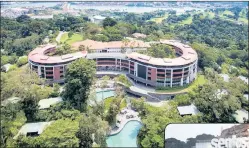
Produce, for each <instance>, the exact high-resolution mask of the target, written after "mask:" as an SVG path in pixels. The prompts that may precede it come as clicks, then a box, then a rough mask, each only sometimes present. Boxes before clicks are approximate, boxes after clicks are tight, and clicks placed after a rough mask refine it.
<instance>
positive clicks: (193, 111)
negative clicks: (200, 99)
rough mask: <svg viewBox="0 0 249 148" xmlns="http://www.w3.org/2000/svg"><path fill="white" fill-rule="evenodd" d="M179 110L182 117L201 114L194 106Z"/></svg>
mask: <svg viewBox="0 0 249 148" xmlns="http://www.w3.org/2000/svg"><path fill="white" fill-rule="evenodd" d="M177 110H178V112H179V114H180V115H181V116H186V115H196V114H198V113H199V110H198V109H197V108H196V106H195V105H193V104H191V105H188V106H178V107H177Z"/></svg>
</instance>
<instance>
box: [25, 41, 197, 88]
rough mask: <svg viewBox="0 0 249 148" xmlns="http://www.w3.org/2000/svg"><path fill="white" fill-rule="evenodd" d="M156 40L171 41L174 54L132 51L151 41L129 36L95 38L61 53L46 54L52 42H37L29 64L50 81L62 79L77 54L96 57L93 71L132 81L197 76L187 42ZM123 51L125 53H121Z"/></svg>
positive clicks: (180, 81) (179, 82) (155, 82)
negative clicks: (120, 74)
mask: <svg viewBox="0 0 249 148" xmlns="http://www.w3.org/2000/svg"><path fill="white" fill-rule="evenodd" d="M154 43H156V44H159V43H160V44H168V45H171V46H172V47H173V48H174V49H175V51H176V54H177V55H178V57H177V58H174V59H169V58H154V57H150V56H147V55H143V54H139V53H137V52H136V51H139V50H146V49H147V48H148V47H150V44H152V43H150V44H149V43H145V42H143V41H138V40H133V41H130V42H121V41H114V42H97V41H93V40H85V41H82V42H76V43H74V44H73V45H72V46H73V47H74V48H78V47H79V46H80V45H83V46H84V47H85V48H87V49H88V51H90V52H89V53H87V52H75V53H72V54H67V55H63V56H47V54H48V53H50V52H53V51H54V50H55V49H56V45H52V44H48V45H44V46H39V47H37V48H36V49H34V50H33V51H32V52H30V54H29V64H30V67H31V68H32V70H34V71H36V72H37V73H38V74H39V75H40V76H41V77H42V78H45V79H47V80H48V82H50V83H54V82H55V83H63V82H64V75H65V69H66V67H67V65H68V64H69V63H71V62H72V61H74V60H76V59H78V58H87V59H92V60H94V61H96V64H97V71H112V72H115V71H119V72H123V73H125V74H126V76H128V77H130V78H131V79H133V80H134V81H136V82H138V83H142V84H145V85H147V86H152V87H158V86H165V87H166V86H167V87H173V86H183V85H185V84H189V83H191V82H192V81H193V80H194V79H195V78H196V76H197V61H198V57H197V53H196V51H195V50H193V49H192V48H191V47H190V46H188V45H185V44H182V43H180V42H178V41H175V40H161V41H160V42H154ZM124 52H125V54H124Z"/></svg>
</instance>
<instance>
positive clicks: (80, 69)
mask: <svg viewBox="0 0 249 148" xmlns="http://www.w3.org/2000/svg"><path fill="white" fill-rule="evenodd" d="M95 73H96V63H95V62H94V61H92V60H87V59H77V60H75V61H74V62H72V63H71V64H70V65H68V67H67V70H66V75H65V81H66V84H65V90H64V92H63V99H64V100H65V101H68V102H70V103H71V105H72V106H73V107H74V108H75V109H78V110H80V111H84V110H86V105H87V99H88V96H89V91H90V86H91V85H92V82H93V79H94V76H95Z"/></svg>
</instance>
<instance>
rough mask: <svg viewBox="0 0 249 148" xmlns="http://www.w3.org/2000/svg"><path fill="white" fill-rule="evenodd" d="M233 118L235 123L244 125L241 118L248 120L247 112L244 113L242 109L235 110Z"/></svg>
mask: <svg viewBox="0 0 249 148" xmlns="http://www.w3.org/2000/svg"><path fill="white" fill-rule="evenodd" d="M233 116H234V118H235V120H236V121H237V122H239V123H244V120H243V118H245V119H246V120H248V111H246V110H244V109H241V110H237V111H236V112H235V114H234V115H233Z"/></svg>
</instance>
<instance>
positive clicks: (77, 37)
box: [60, 33, 83, 45]
mask: <svg viewBox="0 0 249 148" xmlns="http://www.w3.org/2000/svg"><path fill="white" fill-rule="evenodd" d="M82 40H83V36H82V35H80V34H77V33H74V34H73V36H72V37H71V38H69V37H68V33H64V34H63V35H62V36H61V40H60V42H62V43H67V44H69V45H71V44H73V43H74V42H77V41H82Z"/></svg>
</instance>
